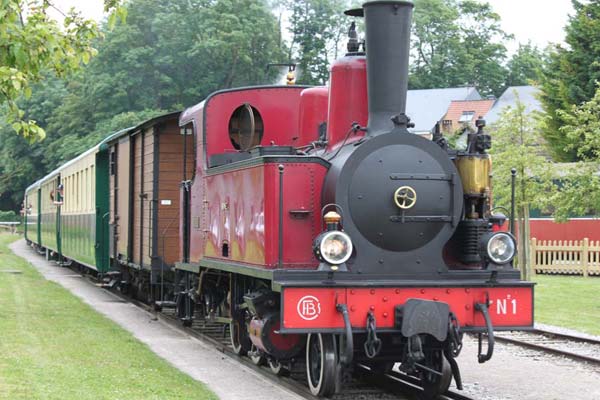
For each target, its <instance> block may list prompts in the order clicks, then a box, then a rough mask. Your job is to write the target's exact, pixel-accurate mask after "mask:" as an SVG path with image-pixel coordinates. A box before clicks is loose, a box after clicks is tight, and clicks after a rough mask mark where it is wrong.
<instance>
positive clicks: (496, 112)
mask: <svg viewBox="0 0 600 400" xmlns="http://www.w3.org/2000/svg"><path fill="white" fill-rule="evenodd" d="M538 92H539V89H538V88H536V87H534V86H511V87H509V88H508V89H506V90H505V91H504V93H502V96H500V98H499V99H498V100H496V104H494V107H492V109H491V110H490V111H489V112H488V113H487V114H486V115H485V120H486V122H487V124H488V126H489V125H492V124H494V123H495V122H497V121H498V119H499V118H500V115H501V114H502V111H503V110H504V109H505V108H506V107H509V106H510V107H513V108H514V107H515V106H516V104H517V98H518V99H519V101H520V102H521V103H523V104H524V105H525V111H526V112H527V113H531V112H543V110H542V104H541V103H540V101H539V100H538V98H537V94H538Z"/></svg>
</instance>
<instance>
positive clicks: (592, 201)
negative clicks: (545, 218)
mask: <svg viewBox="0 0 600 400" xmlns="http://www.w3.org/2000/svg"><path fill="white" fill-rule="evenodd" d="M558 112H559V115H560V116H561V118H563V119H564V121H565V125H563V126H562V127H561V128H560V132H561V134H563V135H564V136H565V137H567V138H568V139H569V141H570V142H571V145H570V146H571V147H569V148H567V150H569V151H574V152H575V153H576V154H577V157H578V158H579V159H580V160H581V162H578V163H576V164H575V165H573V166H571V167H570V168H569V169H568V174H567V176H566V177H565V178H564V179H563V181H562V185H561V186H562V187H561V190H560V192H557V193H555V194H554V196H553V199H552V200H551V202H552V203H553V204H557V205H558V207H557V210H556V212H555V217H556V218H558V219H560V220H565V219H566V218H568V217H569V214H571V213H573V214H575V215H586V214H590V213H597V212H598V211H600V176H599V173H600V135H599V132H600V87H598V88H597V89H596V93H595V95H594V97H593V98H592V99H591V100H590V101H587V102H585V103H583V104H581V105H580V106H573V107H572V108H571V110H570V111H561V110H558Z"/></svg>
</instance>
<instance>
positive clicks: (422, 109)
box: [406, 86, 482, 136]
mask: <svg viewBox="0 0 600 400" xmlns="http://www.w3.org/2000/svg"><path fill="white" fill-rule="evenodd" d="M481 98H482V97H481V95H480V94H479V92H478V91H477V89H476V88H475V87H472V86H467V87H458V88H446V89H419V90H409V91H408V95H407V99H406V115H408V116H409V117H410V119H411V121H412V122H413V123H414V124H415V127H414V128H411V129H409V131H410V132H412V133H416V134H421V135H425V136H427V135H430V134H431V132H432V131H433V129H434V127H435V125H436V124H437V123H438V121H440V120H441V119H442V117H443V116H444V115H445V114H446V112H447V111H448V107H449V106H450V103H452V101H453V100H481Z"/></svg>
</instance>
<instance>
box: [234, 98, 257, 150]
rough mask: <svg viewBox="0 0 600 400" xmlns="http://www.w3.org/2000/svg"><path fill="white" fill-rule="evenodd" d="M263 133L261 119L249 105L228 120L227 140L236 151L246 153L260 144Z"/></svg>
mask: <svg viewBox="0 0 600 400" xmlns="http://www.w3.org/2000/svg"><path fill="white" fill-rule="evenodd" d="M263 132H264V125H263V120H262V117H261V116H260V113H259V112H258V110H257V109H256V108H254V107H252V106H251V105H250V104H244V105H242V106H240V107H238V108H236V110H235V111H234V112H233V114H232V115H231V118H230V120H229V139H230V140H231V144H232V145H233V147H234V148H235V149H236V150H241V151H248V150H250V149H251V148H252V147H256V146H258V145H259V144H260V141H261V140H262V137H263Z"/></svg>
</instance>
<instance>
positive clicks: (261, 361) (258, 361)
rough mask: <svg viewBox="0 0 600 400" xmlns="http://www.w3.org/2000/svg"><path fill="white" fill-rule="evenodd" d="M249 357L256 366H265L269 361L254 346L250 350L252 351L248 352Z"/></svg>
mask: <svg viewBox="0 0 600 400" xmlns="http://www.w3.org/2000/svg"><path fill="white" fill-rule="evenodd" d="M248 357H250V361H252V364H254V365H265V362H266V361H267V360H266V359H265V357H264V356H263V355H262V354H261V352H260V351H259V350H258V349H257V348H256V346H254V345H252V347H251V348H250V351H249V352H248Z"/></svg>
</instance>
